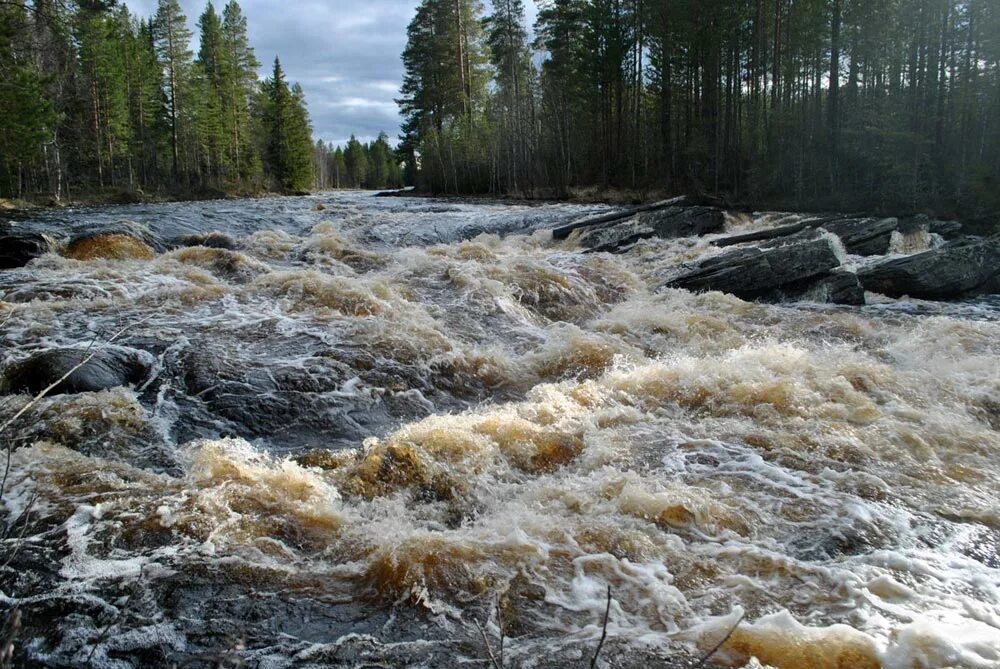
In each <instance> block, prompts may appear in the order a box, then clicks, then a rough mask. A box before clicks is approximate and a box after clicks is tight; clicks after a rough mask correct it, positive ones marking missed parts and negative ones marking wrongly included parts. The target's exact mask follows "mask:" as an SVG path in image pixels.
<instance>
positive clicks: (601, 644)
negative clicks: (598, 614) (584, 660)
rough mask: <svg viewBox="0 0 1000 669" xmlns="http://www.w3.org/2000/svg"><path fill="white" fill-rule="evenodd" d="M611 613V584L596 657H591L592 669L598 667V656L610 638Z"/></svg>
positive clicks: (595, 653)
mask: <svg viewBox="0 0 1000 669" xmlns="http://www.w3.org/2000/svg"><path fill="white" fill-rule="evenodd" d="M610 614H611V586H610V585H608V603H607V605H606V606H605V607H604V626H603V627H602V629H601V640H600V641H599V642H598V643H597V650H595V651H594V657H592V658H591V659H590V669H597V658H598V657H600V655H601V648H603V647H604V640H605V639H607V638H608V616H609V615H610Z"/></svg>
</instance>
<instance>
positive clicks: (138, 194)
mask: <svg viewBox="0 0 1000 669" xmlns="http://www.w3.org/2000/svg"><path fill="white" fill-rule="evenodd" d="M279 195H304V193H276V192H273V191H268V190H256V189H247V190H238V189H228V190H221V189H216V188H199V189H196V190H178V191H157V192H153V193H146V192H144V191H142V190H134V191H130V190H106V191H102V192H98V193H87V194H85V195H82V196H74V197H69V198H62V199H59V200H56V199H54V198H53V197H52V196H44V197H43V196H37V197H33V198H26V199H25V198H14V199H4V198H0V211H8V212H18V211H22V212H32V211H40V210H46V209H68V208H74V207H104V206H113V205H127V204H166V203H169V202H203V201H206V200H242V199H258V198H262V197H274V196H279Z"/></svg>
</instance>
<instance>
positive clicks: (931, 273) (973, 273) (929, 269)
mask: <svg viewBox="0 0 1000 669" xmlns="http://www.w3.org/2000/svg"><path fill="white" fill-rule="evenodd" d="M858 278H859V279H860V280H861V284H862V285H863V286H864V287H865V290H870V291H872V292H874V293H881V294H882V295H887V296H889V297H903V296H909V297H916V298H919V299H925V300H949V299H955V298H960V297H965V296H967V295H975V294H983V293H997V292H1000V237H996V236H994V237H990V238H989V239H971V240H958V241H955V242H951V243H949V244H947V245H945V246H942V247H941V248H938V249H933V250H931V251H925V252H924V253H918V254H916V255H912V256H906V257H904V258H893V259H892V260H887V261H886V262H883V263H879V264H877V265H874V266H871V267H867V268H865V269H863V270H861V271H860V272H858Z"/></svg>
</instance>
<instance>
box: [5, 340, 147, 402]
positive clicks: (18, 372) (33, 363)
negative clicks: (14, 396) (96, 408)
mask: <svg viewBox="0 0 1000 669" xmlns="http://www.w3.org/2000/svg"><path fill="white" fill-rule="evenodd" d="M91 354H93V357H91V358H90V359H89V360H87V362H86V363H85V364H83V365H82V366H81V367H80V368H79V369H77V370H75V371H72V373H70V370H73V368H74V367H76V366H77V365H79V364H80V363H81V362H83V361H84V360H86V359H87V356H90V355H91ZM154 363H155V360H154V358H153V356H152V355H150V354H149V353H146V352H145V351H138V350H135V349H131V348H123V347H118V346H114V347H106V348H96V347H95V348H94V349H91V350H90V351H88V350H87V349H83V348H55V349H49V350H46V351H40V352H38V353H34V354H32V355H31V356H29V357H27V358H25V359H24V360H20V361H18V362H14V363H12V364H10V365H8V366H7V367H6V368H5V369H4V370H3V377H2V380H0V389H2V390H3V391H5V392H8V393H30V394H33V395H34V394H37V393H40V392H41V391H42V390H44V389H45V388H47V387H48V386H50V385H51V384H53V383H55V382H56V381H58V380H59V379H61V378H62V377H63V376H65V375H66V374H67V373H69V376H68V377H67V378H66V379H65V380H64V381H62V382H61V383H59V385H57V386H56V387H55V388H54V389H53V390H51V391H50V392H49V394H50V395H61V394H71V393H86V392H96V391H99V390H107V389H109V388H117V387H118V386H128V385H136V384H139V383H141V382H143V381H144V380H146V379H147V378H148V377H149V375H150V373H151V371H152V369H153V365H154Z"/></svg>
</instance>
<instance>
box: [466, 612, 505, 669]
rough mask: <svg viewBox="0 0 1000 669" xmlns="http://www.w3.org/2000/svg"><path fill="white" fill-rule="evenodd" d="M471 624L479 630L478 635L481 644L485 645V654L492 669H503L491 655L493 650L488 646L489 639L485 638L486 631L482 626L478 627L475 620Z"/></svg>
mask: <svg viewBox="0 0 1000 669" xmlns="http://www.w3.org/2000/svg"><path fill="white" fill-rule="evenodd" d="M472 622H474V623H476V628H477V629H478V630H479V634H481V635H482V637H483V643H484V644H486V652H487V653H488V654H489V656H490V662H491V663H492V664H493V669H503V666H502V665H501V664H500V663H499V662H497V658H496V656H495V655H494V654H493V648H492V647H491V646H490V639H489V637H487V636H486V630H484V629H483V626H482V625H480V624H479V621H478V620H476V619H475V618H473V619H472Z"/></svg>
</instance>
